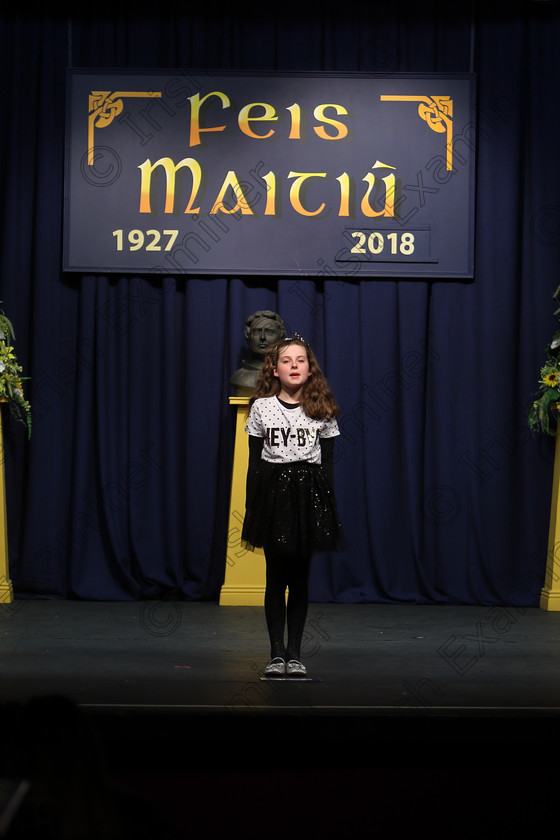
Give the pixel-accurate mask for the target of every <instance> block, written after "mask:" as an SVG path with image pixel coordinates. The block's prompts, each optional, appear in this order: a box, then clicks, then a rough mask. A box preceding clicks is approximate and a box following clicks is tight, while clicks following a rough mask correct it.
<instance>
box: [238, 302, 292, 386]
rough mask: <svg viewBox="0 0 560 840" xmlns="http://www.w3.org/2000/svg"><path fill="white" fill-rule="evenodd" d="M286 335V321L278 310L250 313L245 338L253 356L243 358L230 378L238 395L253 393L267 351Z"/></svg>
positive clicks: (246, 323)
mask: <svg viewBox="0 0 560 840" xmlns="http://www.w3.org/2000/svg"><path fill="white" fill-rule="evenodd" d="M285 336H286V327H285V325H284V321H283V320H282V318H281V317H280V316H279V315H278V314H277V313H276V312H271V311H270V310H269V309H261V310H259V311H258V312H254V313H253V314H252V315H249V317H248V318H247V320H246V321H245V338H246V339H247V341H248V343H249V347H250V349H251V357H250V358H249V359H243V362H242V364H241V367H240V368H239V370H237V371H236V372H235V373H234V374H233V376H232V377H231V379H230V380H229V382H230V385H233V387H234V389H235V396H236V397H241V396H252V395H253V393H254V390H255V387H256V384H257V379H258V376H259V373H260V372H261V368H262V366H263V362H264V357H265V354H266V351H267V350H268V348H269V347H272V345H273V344H275V343H276V342H277V341H280V340H281V339H282V338H285Z"/></svg>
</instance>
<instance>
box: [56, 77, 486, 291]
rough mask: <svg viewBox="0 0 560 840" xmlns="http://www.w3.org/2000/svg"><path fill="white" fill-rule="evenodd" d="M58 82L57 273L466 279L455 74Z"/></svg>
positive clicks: (461, 82)
mask: <svg viewBox="0 0 560 840" xmlns="http://www.w3.org/2000/svg"><path fill="white" fill-rule="evenodd" d="M67 81H68V84H67V97H68V98H67V129H66V161H65V208H64V210H65V223H64V264H63V268H64V270H65V271H79V272H102V273H106V272H118V273H128V272H134V273H140V274H146V273H161V274H166V275H174V274H194V275H203V274H212V275H222V276H224V275H236V276H237V275H277V276H302V277H304V276H315V277H328V276H331V277H338V278H341V279H345V278H350V277H357V276H359V277H393V278H394V277H419V278H440V279H445V278H470V277H472V276H473V271H474V265H473V255H474V177H475V160H474V159H475V124H474V113H475V103H474V87H475V86H474V77H473V76H472V75H471V74H467V75H450V76H448V75H440V74H431V75H430V74H428V75H417V74H392V75H388V76H379V75H369V74H356V73H349V74H348V73H345V74H333V73H316V74H297V75H294V74H260V73H259V74H256V73H254V74H252V73H243V74H241V73H210V72H194V71H193V72H191V71H181V70H177V71H165V72H163V71H151V70H150V71H140V70H138V71H129V70H126V71H121V70H95V71H92V70H69V71H68V80H67Z"/></svg>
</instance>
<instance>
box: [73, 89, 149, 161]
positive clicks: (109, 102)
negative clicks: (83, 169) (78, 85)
mask: <svg viewBox="0 0 560 840" xmlns="http://www.w3.org/2000/svg"><path fill="white" fill-rule="evenodd" d="M160 96H161V91H157V90H139V91H130V90H128V91H120V90H119V91H115V92H114V93H111V91H110V90H92V92H91V93H90V95H89V108H88V166H93V163H94V142H93V132H94V129H95V128H106V127H107V126H108V125H110V124H111V123H112V122H113V120H114V119H115V117H118V116H119V114H120V113H122V109H123V101H122V100H123V97H136V98H139V97H140V98H147V97H149V98H150V99H154V98H158V97H160Z"/></svg>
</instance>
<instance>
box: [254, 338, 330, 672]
mask: <svg viewBox="0 0 560 840" xmlns="http://www.w3.org/2000/svg"><path fill="white" fill-rule="evenodd" d="M338 413H339V409H338V407H337V405H336V402H335V399H334V396H333V394H332V392H331V390H330V388H329V386H328V384H327V381H326V379H325V377H324V375H323V373H322V371H321V369H320V367H319V364H318V363H317V359H316V358H315V355H314V353H313V351H312V350H311V348H310V347H309V345H308V344H307V343H306V342H305V341H304V340H303V339H302V338H301V337H300V336H297V335H296V336H295V337H294V338H286V339H283V340H282V341H279V342H278V343H277V344H275V345H274V346H273V347H271V348H270V350H269V351H268V352H267V354H266V356H265V360H264V364H263V368H262V371H261V374H260V376H259V380H258V382H257V387H256V392H255V395H254V396H253V398H252V399H251V402H250V407H249V416H248V420H247V425H246V427H245V431H246V432H247V433H248V435H249V469H248V472H247V495H246V514H245V521H244V524H243V540H244V541H245V544H246V546H247V547H248V548H254V547H255V546H259V547H262V548H263V549H264V554H265V559H266V590H265V601H264V608H265V617H266V623H267V629H268V634H269V638H270V648H271V650H270V662H269V663H268V665H267V666H266V668H265V674H266V675H267V676H273V677H282V676H284V675H287V676H299V677H302V676H305V675H306V673H307V670H306V668H305V665H303V664H302V662H301V657H300V654H301V650H300V648H301V641H302V637H303V630H304V626H305V620H306V617H307V606H308V582H309V569H310V562H311V555H312V553H313V552H314V551H328V550H340V549H341V548H343V547H344V545H345V543H344V535H343V532H342V527H341V525H340V522H339V518H338V513H337V507H336V501H335V497H334V491H333V449H334V438H335V437H336V436H337V435H338V434H340V432H339V429H338V424H337V422H336V416H337V415H338ZM286 589H288V600H287V605H286ZM286 624H287V630H288V633H287V645H285V642H284V632H285V627H286Z"/></svg>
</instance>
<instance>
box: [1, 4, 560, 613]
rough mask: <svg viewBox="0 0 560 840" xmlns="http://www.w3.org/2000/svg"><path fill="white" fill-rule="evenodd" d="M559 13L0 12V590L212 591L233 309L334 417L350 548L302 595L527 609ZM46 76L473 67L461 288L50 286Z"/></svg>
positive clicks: (537, 549)
mask: <svg viewBox="0 0 560 840" xmlns="http://www.w3.org/2000/svg"><path fill="white" fill-rule="evenodd" d="M559 18H560V15H559V10H558V5H557V4H556V3H553V2H550V3H536V2H526V3H519V4H518V5H517V6H516V5H513V6H511V5H510V6H509V7H508V10H507V11H504V12H494V13H493V14H490V13H489V12H488V11H487V10H485V9H484V8H483V7H482V6H481V7H478V6H477V4H471V5H468V4H467V7H466V8H465V9H461V10H450V9H449V7H448V5H445V6H444V5H443V4H439V3H431V4H422V7H421V9H420V8H418V7H417V4H404V3H398V2H397V3H393V4H390V5H389V6H387V7H383V8H381V7H378V6H375V5H372V4H369V5H368V6H367V7H365V6H364V7H361V6H358V7H356V8H355V9H353V12H352V14H351V15H350V14H348V11H347V10H346V9H343V8H342V7H340V8H336V9H334V10H333V9H331V10H330V11H329V10H325V9H324V8H323V7H317V8H316V9H314V8H312V7H308V6H306V5H305V4H303V5H300V7H296V6H295V5H293V6H290V5H288V6H282V7H278V10H276V11H266V10H265V11H264V12H263V11H262V10H260V11H258V10H257V8H256V7H255V8H253V7H251V6H247V7H244V9H243V10H242V11H234V12H229V13H226V14H224V15H222V16H220V15H216V14H215V11H214V10H213V9H209V10H208V12H207V13H205V12H203V11H197V12H193V13H192V14H190V13H188V12H186V11H184V10H181V11H177V10H176V9H175V10H173V9H170V10H169V11H166V10H162V11H161V12H160V13H159V14H152V15H144V16H142V15H134V14H133V13H129V14H126V13H119V12H118V11H115V10H113V9H110V8H105V9H101V10H100V9H99V7H98V9H97V11H96V12H95V13H92V14H86V13H83V14H79V13H77V12H76V11H75V10H72V12H70V13H66V14H65V13H60V14H54V13H49V12H46V11H43V12H37V13H29V14H27V15H24V14H18V13H11V14H10V13H8V12H3V13H2V18H1V22H2V23H1V25H2V45H3V48H2V51H1V54H0V62H1V64H0V66H1V67H2V79H3V84H4V107H5V110H4V124H3V131H2V132H1V133H0V149H1V151H2V157H1V162H0V179H1V184H2V194H1V198H0V214H1V234H2V250H1V254H0V259H1V274H0V283H1V290H0V300H2V304H1V307H2V308H3V309H4V311H5V312H6V313H7V314H8V315H9V317H10V318H11V319H12V321H13V322H14V326H15V329H16V351H17V353H18V358H19V360H20V362H21V363H22V364H23V365H24V368H25V372H26V373H27V374H28V375H29V376H30V377H31V380H30V382H29V383H27V390H28V395H29V398H30V400H31V402H32V405H33V409H34V428H33V435H32V438H31V441H30V442H27V441H26V439H25V431H24V430H23V428H20V427H19V426H17V425H16V424H14V423H13V422H11V418H9V417H8V416H6V417H5V422H4V427H5V453H4V454H5V467H6V483H7V496H8V529H9V546H10V568H11V576H12V580H13V582H14V585H15V588H16V592H17V594H18V595H19V596H20V597H56V598H82V599H103V600H127V599H128V600H134V599H148V598H186V599H192V600H202V599H216V598H217V597H218V595H219V589H220V585H221V583H222V581H223V576H224V569H225V552H226V544H227V513H228V501H229V486H230V478H231V467H232V455H233V431H234V428H233V422H234V418H233V416H232V413H231V409H230V407H229V405H228V399H227V397H228V394H230V393H231V389H230V387H229V385H228V380H229V377H230V376H231V374H232V373H233V371H234V370H236V369H237V367H238V366H239V364H240V361H241V359H242V357H243V355H244V353H245V351H246V345H245V340H244V338H243V325H244V321H245V319H246V317H247V316H248V315H249V314H251V313H252V312H254V311H256V310H259V309H273V310H275V311H277V312H279V313H280V314H281V315H282V317H283V318H284V320H285V321H286V324H287V325H288V328H289V330H290V331H294V330H295V331H297V332H299V333H301V334H302V335H304V336H305V337H306V338H307V339H308V340H309V342H310V343H311V344H312V345H313V347H314V349H315V350H316V353H317V355H318V357H319V360H320V362H321V364H322V366H323V368H324V370H325V372H326V374H327V377H328V379H329V381H330V383H331V385H332V387H333V390H334V392H335V394H336V396H337V399H338V401H339V403H340V406H341V417H340V425H341V430H342V435H341V438H340V439H339V440H338V441H337V448H336V455H335V474H336V484H337V491H338V497H339V506H340V511H341V516H342V519H343V522H344V525H345V529H346V531H347V533H348V538H349V549H348V551H346V552H345V553H344V554H341V555H332V556H331V555H326V556H320V557H318V558H316V560H315V562H314V564H313V569H312V579H311V597H312V598H313V599H314V600H317V601H340V602H352V603H357V602H366V601H373V602H379V603H438V604H439V603H466V604H489V605H493V604H515V605H520V606H525V605H535V604H537V603H538V596H539V592H540V588H541V586H542V584H543V580H544V566H545V562H546V551H547V531H548V517H549V509H550V491H551V477H552V459H553V448H552V442H551V441H549V440H533V439H532V438H531V437H530V435H529V433H528V429H527V423H526V411H527V407H528V402H529V400H530V398H531V394H532V393H533V392H534V390H535V388H536V382H537V379H538V372H539V368H540V365H541V364H542V362H543V361H544V359H543V354H544V347H545V345H546V343H547V342H548V340H549V338H550V336H551V334H552V331H553V330H554V329H555V328H556V323H555V320H554V318H553V310H554V307H553V300H552V293H553V291H554V290H555V288H556V286H557V285H558V276H559V271H558V265H559V245H560V237H559V235H558V213H559V206H558V200H557V187H558V173H557V166H556V163H555V157H556V148H555V146H556V142H557V141H556V138H557V137H558V119H559V118H558V112H557V109H556V108H555V107H554V105H553V103H554V102H555V98H556V90H557V82H558V64H557V60H556V49H557V47H556V45H557V43H558V40H559V36H560V20H559ZM69 65H72V66H75V67H93V68H95V67H99V68H101V67H122V68H136V67H142V68H154V69H157V68H169V67H175V68H184V69H224V70H226V69H239V70H263V71H270V70H272V71H274V70H277V71H302V72H304V71H320V70H328V71H365V72H378V73H391V72H402V71H408V72H423V73H426V72H433V73H454V72H461V73H464V72H470V71H474V72H476V74H477V85H478V100H477V114H476V120H477V124H478V132H477V136H476V154H477V222H476V276H475V279H474V281H472V282H456V281H452V280H438V281H430V280H401V281H399V280H394V279H391V280H389V279H387V280H385V279H363V278H360V277H358V276H349V275H346V276H340V275H337V274H336V272H335V271H334V269H333V267H332V265H331V264H330V263H329V260H328V259H327V256H328V255H325V258H324V259H322V262H321V264H320V265H318V269H317V276H316V277H313V278H303V279H295V278H294V279H291V278H285V277H279V278H269V277H268V278H263V277H251V278H237V277H216V278H203V279H201V278H198V277H196V276H189V277H185V276H176V277H173V276H166V275H163V274H161V275H157V276H156V275H153V276H150V277H145V276H139V277H134V276H130V277H122V276H83V277H82V276H76V275H68V274H63V273H62V271H61V240H62V208H63V163H64V92H65V91H64V86H65V68H66V67H67V66H69ZM459 160H460V158H459ZM94 223H95V220H92V224H94Z"/></svg>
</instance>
